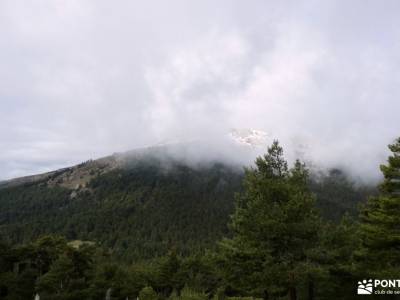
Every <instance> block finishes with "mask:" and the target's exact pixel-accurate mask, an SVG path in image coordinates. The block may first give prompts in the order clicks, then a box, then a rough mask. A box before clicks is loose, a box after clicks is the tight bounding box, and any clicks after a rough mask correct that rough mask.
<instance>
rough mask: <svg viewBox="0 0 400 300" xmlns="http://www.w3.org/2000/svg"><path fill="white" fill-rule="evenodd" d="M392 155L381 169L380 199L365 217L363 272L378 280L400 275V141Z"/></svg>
mask: <svg viewBox="0 0 400 300" xmlns="http://www.w3.org/2000/svg"><path fill="white" fill-rule="evenodd" d="M388 147H389V149H390V151H391V152H392V154H391V155H390V156H389V158H388V162H387V164H386V165H381V171H382V173H383V176H384V180H383V182H382V183H381V185H380V195H379V196H378V197H374V198H371V199H369V201H368V203H367V205H366V206H365V208H364V209H363V211H362V214H361V221H362V223H361V238H362V251H361V257H362V261H363V263H362V269H363V270H368V271H369V274H367V275H371V276H372V275H374V276H387V277H390V276H392V277H393V276H394V277H397V276H398V274H399V272H400V138H398V139H397V140H396V141H395V142H394V143H393V144H391V145H389V146H388Z"/></svg>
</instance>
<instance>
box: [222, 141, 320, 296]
mask: <svg viewBox="0 0 400 300" xmlns="http://www.w3.org/2000/svg"><path fill="white" fill-rule="evenodd" d="M255 163H256V166H255V168H251V169H247V170H246V174H245V179H244V192H243V193H241V194H240V195H238V197H237V201H236V210H235V213H234V214H233V216H232V222H231V224H230V227H231V229H232V231H233V238H232V239H225V240H223V242H222V243H221V255H222V259H221V264H222V265H221V269H222V270H223V272H224V274H225V278H226V281H227V285H228V288H230V289H233V290H237V291H238V292H239V293H242V294H248V295H252V296H261V297H264V298H268V296H269V295H272V296H273V297H276V296H284V295H289V297H290V299H296V298H297V294H298V288H299V286H301V285H303V286H304V285H305V284H306V283H307V280H308V279H309V278H310V276H309V275H310V274H311V273H312V269H313V266H312V263H311V259H310V252H311V251H312V249H313V248H314V247H316V245H317V241H318V227H319V217H318V216H317V214H316V212H315V210H314V202H315V201H314V197H313V196H312V194H311V193H310V191H309V190H308V187H307V180H308V171H307V169H306V168H305V166H304V164H302V163H300V162H299V161H296V163H295V165H294V167H293V168H292V169H288V165H287V162H286V161H285V159H284V158H283V149H282V147H280V146H279V144H278V142H277V141H275V142H274V143H273V145H272V146H271V147H270V148H269V149H268V153H267V154H266V155H264V156H263V157H259V158H258V159H257V160H256V162H255Z"/></svg>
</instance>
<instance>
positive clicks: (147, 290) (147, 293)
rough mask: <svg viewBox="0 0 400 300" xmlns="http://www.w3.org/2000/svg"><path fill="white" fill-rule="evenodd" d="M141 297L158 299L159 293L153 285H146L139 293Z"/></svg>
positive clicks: (146, 299)
mask: <svg viewBox="0 0 400 300" xmlns="http://www.w3.org/2000/svg"><path fill="white" fill-rule="evenodd" d="M139 299H141V300H157V299H158V296H157V293H156V292H155V291H154V290H153V288H152V287H151V286H146V287H144V288H143V289H142V290H141V291H140V293H139Z"/></svg>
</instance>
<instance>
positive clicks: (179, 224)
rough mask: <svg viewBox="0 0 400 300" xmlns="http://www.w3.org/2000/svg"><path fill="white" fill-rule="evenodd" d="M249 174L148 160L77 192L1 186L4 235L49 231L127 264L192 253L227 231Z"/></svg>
mask: <svg viewBox="0 0 400 300" xmlns="http://www.w3.org/2000/svg"><path fill="white" fill-rule="evenodd" d="M240 181H241V173H240V172H239V171H237V170H234V169H232V168H230V167H227V166H224V165H220V164H214V165H208V166H203V167H198V168H190V167H188V166H185V165H182V164H178V163H175V162H171V163H170V164H169V165H168V166H166V165H164V164H162V163H161V162H159V161H157V160H154V161H149V160H143V161H139V162H137V163H136V164H135V165H134V166H130V168H127V169H119V170H115V171H112V172H109V173H106V174H103V175H100V176H98V177H96V178H95V179H93V180H92V182H90V184H89V186H88V187H87V188H86V189H83V190H78V191H76V192H77V196H76V197H74V198H73V199H71V198H70V194H71V190H67V189H64V188H60V187H46V186H44V185H43V184H42V183H40V184H37V185H35V184H30V185H26V186H18V187H11V188H5V189H0V236H1V235H3V236H4V237H6V238H7V239H8V240H9V242H10V243H12V244H15V243H27V242H30V241H33V240H35V239H36V238H37V237H39V236H41V235H43V234H61V235H63V236H66V237H67V239H69V240H75V239H79V240H88V241H95V242H98V243H100V244H101V245H102V246H103V247H104V248H109V249H111V250H112V256H113V257H117V258H119V259H120V260H123V261H125V262H132V261H134V260H137V259H148V258H153V257H156V256H162V255H165V254H167V253H168V251H169V250H170V249H172V248H175V249H176V251H177V253H179V254H184V255H189V254H191V253H193V252H202V251H204V249H205V248H212V247H214V245H215V241H217V240H218V239H220V238H221V237H222V236H223V235H224V234H226V233H227V231H228V230H227V226H226V224H227V222H228V217H229V214H230V213H231V211H232V209H233V201H232V199H233V194H234V192H235V191H237V190H239V189H240Z"/></svg>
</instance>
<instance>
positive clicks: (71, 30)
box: [0, 0, 400, 179]
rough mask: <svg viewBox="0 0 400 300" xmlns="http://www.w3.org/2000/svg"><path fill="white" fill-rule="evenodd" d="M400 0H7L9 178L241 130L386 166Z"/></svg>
mask: <svg viewBox="0 0 400 300" xmlns="http://www.w3.org/2000/svg"><path fill="white" fill-rule="evenodd" d="M399 16H400V2H399V1H389V0H385V1H378V0H375V1H367V0H362V1H356V0H352V1H348V0H346V1H312V0H310V1H281V0H280V1H266V0H259V1H257V0H251V1H243V0H242V1H234V0H218V1H215V0H201V1H194V0H191V1H189V0H182V1H175V0H169V1H162V0H158V1H153V0H150V1H149V0H146V1H132V0H130V1H123V0H119V1H101V0H48V1H47V0H37V1H19V0H2V1H0V179H6V178H11V177H15V176H21V175H27V174H33V173H38V172H43V171H47V170H51V169H54V168H59V167H63V166H68V165H70V164H74V163H78V162H80V161H83V160H87V159H89V158H96V157H100V156H102V155H107V154H111V153H113V152H116V151H123V150H128V149H132V148H135V147H142V146H146V145H152V144H154V143H158V142H160V141H163V140H168V139H171V138H176V137H178V136H179V137H182V136H184V137H200V136H201V137H203V136H205V135H207V134H210V133H214V134H220V133H222V132H226V131H227V130H229V129H230V128H249V127H250V128H256V129H262V130H265V131H267V132H268V133H269V134H271V135H272V136H273V137H276V138H279V139H280V140H282V141H283V143H284V144H285V143H286V144H289V141H293V140H295V141H301V143H302V144H306V145H307V149H308V150H307V151H308V153H309V155H310V157H312V158H313V159H314V160H315V161H316V162H329V164H332V165H334V164H336V163H337V164H340V165H347V166H349V167H351V168H353V169H355V170H356V171H357V172H358V173H359V174H360V175H363V174H365V173H368V174H369V175H371V174H372V175H371V176H377V174H379V173H378V164H379V163H380V162H382V161H384V159H385V156H386V155H387V152H386V145H387V144H388V143H390V142H391V141H392V140H393V139H394V138H395V137H397V136H400V98H399V96H400V91H399V89H400V17H399Z"/></svg>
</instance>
